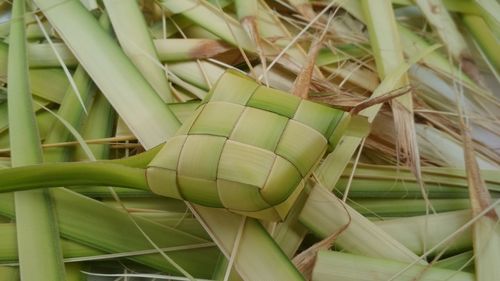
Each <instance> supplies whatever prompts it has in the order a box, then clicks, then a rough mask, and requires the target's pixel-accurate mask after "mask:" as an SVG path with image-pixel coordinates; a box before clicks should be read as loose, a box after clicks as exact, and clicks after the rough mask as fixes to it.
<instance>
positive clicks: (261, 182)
mask: <svg viewBox="0 0 500 281" xmlns="http://www.w3.org/2000/svg"><path fill="white" fill-rule="evenodd" d="M343 116H344V112H343V111H340V110H337V109H334V108H331V107H327V106H324V105H321V104H318V103H314V102H311V101H308V100H303V99H301V98H299V97H296V96H292V95H290V94H288V93H285V92H282V91H279V90H275V89H271V88H267V87H264V86H260V85H259V84H257V83H256V82H255V81H253V80H252V79H250V78H248V77H246V76H244V75H242V74H239V73H237V72H234V71H227V72H226V73H225V74H224V75H223V76H222V77H221V78H220V79H219V80H218V82H217V83H216V85H215V86H214V87H213V89H212V90H211V92H210V93H209V95H208V96H207V97H206V98H205V100H204V101H203V102H202V103H201V104H200V106H199V107H198V108H197V109H196V111H195V112H194V114H193V116H192V117H191V118H190V119H189V120H187V121H186V122H185V123H184V124H183V125H182V127H181V128H180V129H179V130H178V131H177V133H176V135H175V136H174V137H172V138H170V139H169V140H168V141H167V143H166V145H165V146H164V147H163V148H162V150H161V151H160V152H159V153H158V154H157V156H156V157H155V158H154V159H153V161H151V163H149V165H148V168H147V174H146V176H147V180H148V185H149V186H150V188H151V190H152V191H153V192H154V193H156V194H159V195H163V196H168V197H173V198H178V199H182V200H187V201H190V202H193V203H196V204H200V205H204V206H208V207H215V208H226V209H228V210H230V211H232V212H235V213H239V214H242V215H247V216H251V217H254V218H259V219H264V220H282V219H284V218H285V217H286V215H287V214H288V211H289V210H290V208H291V207H292V205H293V203H294V202H295V200H296V199H297V197H298V195H299V194H300V192H301V191H302V189H303V187H304V185H305V181H306V179H307V178H308V177H309V174H310V173H311V172H312V170H313V168H314V166H315V165H316V164H317V163H318V162H319V161H320V159H321V158H322V156H323V154H324V153H325V151H326V150H327V148H328V145H329V140H330V143H331V142H334V140H335V139H336V138H337V136H338V133H339V132H338V130H335V129H336V128H337V127H338V126H339V124H340V123H341V122H340V121H341V120H342V119H343ZM340 127H343V128H344V126H340ZM334 131H335V134H334Z"/></svg>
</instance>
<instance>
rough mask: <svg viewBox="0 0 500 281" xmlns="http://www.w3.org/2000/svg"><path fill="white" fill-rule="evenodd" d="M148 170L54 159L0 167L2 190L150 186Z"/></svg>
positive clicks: (141, 187)
mask: <svg viewBox="0 0 500 281" xmlns="http://www.w3.org/2000/svg"><path fill="white" fill-rule="evenodd" d="M145 172H146V171H145V169H142V168H134V167H127V166H124V165H118V164H115V163H111V162H93V163H87V162H78V163H50V164H43V165H33V166H23V167H18V168H11V169H0V178H1V179H2V181H1V183H0V192H10V191H21V190H30V189H38V188H43V187H54V186H74V185H82V186H96V185H105V186H106V185H108V186H116V187H128V188H134V189H142V190H149V188H148V183H147V181H146V177H145Z"/></svg>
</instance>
